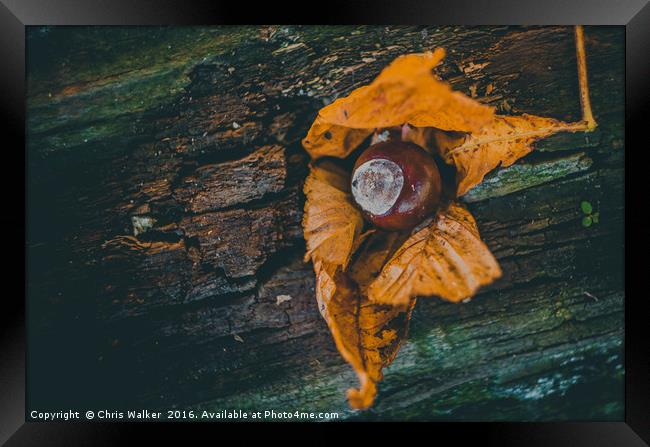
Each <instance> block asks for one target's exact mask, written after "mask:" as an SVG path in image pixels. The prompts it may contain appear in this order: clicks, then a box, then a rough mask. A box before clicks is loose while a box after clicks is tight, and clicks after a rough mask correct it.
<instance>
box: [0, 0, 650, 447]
mask: <svg viewBox="0 0 650 447" xmlns="http://www.w3.org/2000/svg"><path fill="white" fill-rule="evenodd" d="M328 5H329V6H328V8H326V11H322V12H319V13H318V14H315V13H313V12H311V13H310V10H309V8H307V7H304V8H299V7H296V6H289V5H280V4H278V3H277V2H269V3H267V4H266V5H256V6H255V7H246V6H245V5H242V4H238V3H237V2H223V1H219V2H217V1H211V2H207V1H206V2H193V3H187V2H184V1H181V0H173V1H162V0H161V1H133V0H131V1H126V0H113V1H111V2H104V1H101V0H94V1H89V0H86V1H80V0H57V1H48V0H0V33H1V35H2V37H1V39H0V40H1V42H2V45H0V60H1V61H2V62H1V65H2V68H0V109H1V110H2V112H1V113H2V119H1V120H0V122H2V124H3V127H5V129H4V132H3V134H4V136H5V141H9V140H13V141H15V145H13V146H9V145H8V146H7V148H9V147H14V148H15V149H14V150H13V151H9V152H11V153H10V154H9V156H11V157H15V159H12V160H11V162H10V163H11V165H14V166H15V165H19V164H20V163H23V164H24V163H25V158H24V157H25V154H24V152H21V151H20V150H19V149H18V148H19V147H23V148H24V147H25V132H24V129H25V127H24V123H25V97H26V88H25V29H26V26H29V25H189V24H202V25H206V24H231V23H237V24H255V23H301V24H309V23H318V24H358V23H371V24H385V23H394V24H406V23H409V24H412V23H413V24H414V23H418V24H422V23H427V24H458V25H461V24H462V25H498V24H513V25H515V24H521V25H529V24H540V25H543V24H553V25H558V24H566V25H569V24H584V25H625V28H626V86H625V91H626V95H625V97H626V106H625V110H626V112H625V125H626V130H625V135H626V146H627V157H626V171H627V172H628V174H627V181H626V204H625V205H626V206H625V209H626V221H627V223H630V219H629V218H628V214H627V213H628V211H627V210H629V209H630V208H629V205H630V204H629V198H628V197H629V194H628V192H629V189H630V188H629V185H628V183H629V179H630V177H629V172H630V171H629V170H628V169H629V166H631V165H629V163H630V158H629V154H630V153H631V152H632V153H635V152H636V153H638V152H640V151H635V149H643V146H641V137H640V131H639V129H640V128H641V126H642V121H641V120H642V119H643V115H645V114H644V113H643V112H647V111H648V104H650V101H649V99H650V95H649V93H648V88H647V81H646V79H647V75H648V74H649V73H650V60H649V58H648V57H647V55H648V54H650V5H648V1H647V0H638V1H626V2H614V1H609V0H591V1H587V0H580V1H572V2H566V1H561V0H545V1H539V0H503V1H498V2H496V1H495V2H490V3H488V2H483V1H471V0H462V1H454V2H443V1H428V2H425V1H421V2H415V1H401V2H388V1H357V2H347V3H344V2H337V1H330V2H328ZM7 137H10V138H7ZM637 158H638V157H637ZM5 170H6V174H5V175H3V176H2V182H3V184H2V186H3V189H2V191H5V193H6V195H8V196H11V197H8V198H7V202H5V206H6V207H7V208H9V209H13V210H23V211H24V213H25V212H26V209H25V201H24V196H21V195H20V194H19V193H16V192H15V185H16V183H15V182H16V180H15V179H12V176H11V175H9V172H10V171H11V172H12V173H18V175H20V174H21V171H20V170H19V169H16V168H11V167H9V166H8V165H5ZM24 213H23V214H21V213H20V212H12V213H7V214H8V216H3V217H2V220H1V222H2V226H3V230H5V231H4V232H3V233H4V234H5V235H11V236H9V237H7V236H6V238H7V242H6V244H5V248H7V247H9V248H15V249H16V251H15V253H16V254H15V255H14V254H12V255H11V256H12V257H13V256H18V259H20V255H19V253H21V252H22V253H23V256H24V252H25V246H24V244H23V242H22V241H21V240H20V238H19V237H18V236H17V234H23V235H24V228H25V226H24V221H23V220H22V219H23V218H24V217H26V214H24ZM629 238H630V233H629V231H626V245H627V240H628V239H629ZM19 245H20V247H19ZM7 253H9V252H7ZM626 256H629V250H628V252H626ZM8 258H9V255H7V257H6V259H8ZM9 264H10V265H9V266H8V267H7V268H8V271H7V272H6V273H7V278H11V279H12V281H14V282H16V283H18V287H17V289H16V293H7V295H6V296H5V298H4V300H5V301H6V303H5V304H3V306H2V307H3V309H2V310H1V311H0V315H1V317H0V319H1V320H2V321H1V330H0V334H1V336H2V345H1V352H2V356H1V357H0V359H1V360H0V414H1V415H2V416H1V417H0V442H5V441H7V440H9V441H8V444H7V445H36V444H38V445H41V444H46V445H52V444H61V445H78V444H90V443H91V441H92V445H98V444H100V445H101V443H102V442H106V443H107V444H113V443H112V442H111V441H110V439H113V440H115V439H118V438H117V437H118V436H119V437H122V436H125V434H126V433H128V434H129V435H131V434H132V433H133V429H134V425H133V424H119V425H117V424H108V423H97V422H92V423H90V422H87V423H70V424H66V423H26V422H25V400H24V395H25V370H26V365H25V354H24V351H25V339H26V334H25V331H26V328H25V307H24V305H25V302H24V301H23V300H24V299H25V293H24V286H25V282H22V283H19V280H18V279H17V278H20V277H21V275H20V273H21V271H22V273H23V276H24V274H25V269H24V267H25V264H24V263H23V264H22V265H21V264H20V263H19V262H9ZM12 269H13V270H12ZM14 270H15V271H14ZM7 289H8V288H6V286H5V290H7ZM21 289H22V290H21ZM630 290H633V289H632V286H631V285H630V282H629V276H628V275H627V273H626V297H627V299H626V300H625V324H626V328H625V368H626V370H625V371H626V379H625V421H621V422H615V423H612V422H603V423H599V422H591V423H568V422H567V423H497V424H486V423H480V424H471V427H472V428H471V430H468V429H467V426H466V425H465V424H450V423H436V426H435V430H436V433H437V434H436V439H440V438H439V436H440V435H443V436H445V435H453V436H454V437H455V438H454V439H455V441H454V442H455V443H457V442H458V441H459V440H461V439H464V438H465V439H466V438H468V437H471V438H473V439H480V440H481V442H483V443H485V442H488V443H498V444H499V445H528V446H534V445H554V446H560V445H572V446H576V445H589V446H598V445H603V446H632V445H644V444H645V443H648V442H650V362H649V360H650V359H649V357H648V353H649V352H650V349H649V340H650V338H649V334H648V329H647V328H648V325H647V322H646V321H645V319H646V317H645V313H644V312H642V311H641V310H642V306H643V304H642V302H643V300H642V298H643V296H633V294H632V295H631V294H630V293H629V292H630ZM176 425H177V428H178V429H179V430H182V431H183V432H185V436H186V435H187V434H189V433H195V430H197V429H200V430H203V429H204V428H205V424H199V425H202V426H203V427H202V428H197V425H196V424H191V425H189V424H176ZM273 425H276V424H273ZM325 425H329V424H323V425H322V426H323V427H324V426H325ZM338 425H342V424H338ZM389 425H390V424H389ZM239 427H240V428H239V430H245V429H242V427H241V426H239ZM138 429H139V430H140V429H142V430H146V431H148V432H154V431H156V430H157V428H156V427H152V425H151V424H140V425H139V427H138ZM384 429H385V428H384ZM190 430H192V431H191V432H190ZM427 430H429V429H427V428H425V431H427ZM313 436H314V437H315V435H313ZM312 439H314V438H312Z"/></svg>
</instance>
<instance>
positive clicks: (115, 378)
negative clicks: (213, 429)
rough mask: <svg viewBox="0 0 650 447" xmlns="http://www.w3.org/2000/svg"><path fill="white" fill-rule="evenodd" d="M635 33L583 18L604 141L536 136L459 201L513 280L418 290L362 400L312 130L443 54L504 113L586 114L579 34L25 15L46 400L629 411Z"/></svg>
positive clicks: (487, 414) (425, 411) (36, 325)
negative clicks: (330, 313) (58, 19)
mask: <svg viewBox="0 0 650 447" xmlns="http://www.w3.org/2000/svg"><path fill="white" fill-rule="evenodd" d="M623 44H624V34H623V29H622V28H614V27H601V28H593V27H587V28H586V47H587V56H588V68H589V80H590V86H591V91H592V102H593V107H594V113H595V116H596V119H597V121H598V123H599V128H598V130H597V132H595V133H593V134H576V135H558V136H555V137H552V138H549V139H548V140H545V141H543V142H540V143H539V144H538V145H537V151H536V152H534V153H533V154H531V155H530V156H528V157H526V159H525V160H524V161H523V162H522V163H520V164H517V165H515V166H513V167H511V168H508V169H505V170H502V171H500V172H498V173H495V174H493V175H490V177H489V178H488V179H487V181H486V182H485V183H484V185H482V186H481V187H480V188H477V189H476V190H475V191H473V192H472V193H471V194H470V195H469V196H468V197H467V201H468V202H469V206H470V209H471V211H472V212H473V213H474V216H475V217H476V218H477V221H478V223H479V228H480V231H481V234H482V236H483V238H484V239H485V241H486V242H487V244H488V245H489V246H490V248H491V249H492V250H493V251H494V253H495V255H496V256H497V258H498V259H499V262H500V263H501V265H502V268H503V271H504V277H503V278H502V279H501V280H499V281H498V282H497V283H496V284H494V285H493V286H491V287H489V288H488V289H486V290H484V291H482V293H480V294H479V295H478V296H477V297H476V298H475V299H474V300H473V301H471V303H469V304H462V305H452V304H447V303H442V302H439V301H437V300H435V299H421V300H420V301H419V302H418V305H417V307H416V310H415V313H414V317H413V321H412V325H411V330H410V334H409V337H408V340H407V342H406V343H405V344H404V345H403V347H402V350H401V352H400V353H399V355H398V356H397V359H396V360H395V362H394V364H393V365H391V366H390V367H389V368H388V369H387V370H386V374H385V380H384V382H382V383H381V384H380V386H379V395H378V399H377V402H376V404H375V406H374V407H373V408H372V409H370V410H368V411H366V412H361V413H359V412H352V411H350V410H349V409H348V406H347V404H346V402H345V398H344V392H345V390H346V389H347V388H348V387H350V386H354V385H355V384H356V379H355V377H354V374H353V372H352V370H351V368H350V367H348V366H347V365H346V364H345V362H344V361H343V360H342V359H341V358H340V356H339V355H338V353H337V352H336V349H335V347H334V343H333V341H332V340H331V337H330V336H329V332H328V330H327V327H326V325H325V323H324V321H322V319H321V317H320V316H319V314H318V310H317V307H316V304H315V298H314V289H313V288H314V281H313V275H312V270H311V265H309V264H304V263H302V261H301V258H302V255H303V253H304V241H303V240H302V230H301V226H300V220H301V217H302V205H303V201H304V197H303V195H302V192H301V187H302V182H303V180H304V177H305V175H306V166H307V162H308V158H307V156H306V154H305V153H304V151H303V150H302V148H301V146H300V138H301V137H302V136H304V134H305V133H306V131H307V129H308V126H309V124H310V123H311V121H312V120H313V118H314V117H315V115H316V113H317V111H318V109H319V108H320V107H322V105H323V104H326V103H329V102H330V101H332V100H333V99H335V98H336V97H338V96H341V95H345V94H347V93H348V92H349V91H351V90H352V89H353V88H356V87H358V86H360V85H362V84H364V83H367V82H368V81H369V80H371V79H372V78H373V77H374V76H375V75H376V74H377V73H378V71H379V70H380V69H381V68H382V67H383V66H385V65H386V64H387V63H388V62H390V61H391V60H392V59H393V58H394V57H396V56H398V55H400V54H404V53H408V52H417V51H423V50H426V49H432V48H434V47H436V46H443V47H445V48H446V49H447V50H448V56H447V59H446V61H445V62H444V64H443V65H442V66H441V67H440V68H439V70H438V72H439V74H440V76H441V77H442V78H444V79H446V80H448V81H449V82H450V83H451V84H452V85H453V87H454V88H455V89H458V90H461V91H464V92H466V93H467V94H470V95H472V96H475V97H477V98H478V99H479V100H480V101H482V102H485V103H488V104H491V105H494V106H496V107H497V110H498V111H499V112H500V113H522V112H527V113H535V114H539V115H544V116H552V117H555V118H560V119H564V120H576V119H579V101H578V92H577V77H576V66H575V55H574V43H573V37H572V29H571V28H567V27H549V28H543V27H532V28H520V27H489V28H483V27H480V28H453V27H294V26H291V27H284V26H272V27H254V28H253V27H250V28H249V27H227V28H150V29H142V28H61V29H57V28H34V29H30V31H29V35H28V70H29V76H28V89H29V91H28V138H27V140H28V154H27V159H28V160H27V161H28V175H29V180H28V194H29V195H28V201H29V215H28V225H29V227H28V266H29V279H28V290H29V298H30V306H29V309H28V310H29V316H30V325H29V328H30V331H31V334H32V337H31V338H30V345H29V355H30V357H29V365H30V368H29V369H30V376H29V380H30V390H31V392H30V395H29V399H30V402H39V403H46V404H50V405H52V406H56V407H61V406H62V405H61V404H62V403H70V404H74V403H81V404H88V403H92V404H93V405H92V406H93V407H96V408H99V407H102V406H106V407H109V408H113V407H121V408H135V407H138V406H141V407H148V408H172V407H174V408H176V407H178V408H185V407H192V408H210V409H226V408H231V409H260V408H262V409H265V408H268V409H277V410H281V411H289V410H303V411H305V410H323V411H338V412H340V414H341V417H345V418H352V419H359V418H361V419H381V418H389V419H390V418H393V419H435V418H442V419H448V418H451V419H488V420H492V419H572V420H575V419H581V418H596V419H621V418H622V417H623V407H622V399H623V381H622V377H623V300H624V294H623V176H624V171H623V151H624V149H623V106H624V103H623V85H624V84H623V69H624V65H623ZM582 200H588V201H590V202H591V203H592V204H593V205H594V207H595V209H596V210H598V211H599V213H600V220H599V223H598V224H594V225H592V226H591V227H589V228H585V227H583V226H582V225H581V219H582V212H581V210H580V202H581V201H582ZM278 297H280V298H278ZM287 297H290V299H287ZM57 403H58V405H57ZM63 406H66V405H63ZM40 407H41V408H42V407H43V405H41V406H40Z"/></svg>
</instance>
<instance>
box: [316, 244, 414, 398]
mask: <svg viewBox="0 0 650 447" xmlns="http://www.w3.org/2000/svg"><path fill="white" fill-rule="evenodd" d="M394 242H395V237H394V236H388V237H386V235H384V234H381V235H379V234H375V235H372V236H371V237H370V239H369V240H368V243H367V244H366V246H365V248H364V250H363V252H362V256H360V257H359V258H358V261H357V262H355V265H353V266H352V268H351V272H352V273H351V274H350V275H348V274H346V273H344V272H342V271H341V270H340V269H339V268H337V267H336V266H334V265H332V264H327V263H323V262H321V261H315V262H314V271H315V272H316V298H317V300H318V307H319V310H320V312H321V315H322V316H323V318H324V319H325V321H326V322H327V325H328V327H329V328H330V331H331V333H332V337H333V338H334V342H335V343H336V347H337V349H338V350H339V352H340V353H341V355H342V356H343V358H344V359H345V360H346V361H347V362H348V363H349V364H350V365H351V366H352V367H353V368H354V370H355V372H356V373H357V376H358V377H359V388H358V389H355V388H351V389H349V390H348V393H347V396H348V400H349V402H350V406H351V407H353V408H356V409H364V408H368V407H369V406H370V405H371V404H372V402H373V401H374V398H375V396H376V394H377V382H379V381H380V380H381V379H382V377H383V375H382V369H383V368H384V367H385V366H387V365H388V364H389V363H390V362H392V361H393V359H394V358H395V355H396V354H397V351H398V350H399V346H400V343H401V340H402V339H403V338H404V337H405V336H406V333H407V331H408V322H409V319H410V317H411V311H412V309H413V306H414V305H415V300H412V301H411V302H410V305H408V306H407V307H406V309H405V310H403V309H399V308H396V307H394V306H389V305H378V304H375V303H371V302H370V301H369V300H368V298H367V297H366V295H365V294H363V293H362V292H361V291H362V290H363V289H364V288H365V283H366V282H367V281H369V280H370V279H371V278H372V277H373V273H376V271H378V270H379V269H380V268H381V266H382V265H383V263H384V261H385V260H386V259H387V258H388V257H389V256H390V254H391V252H392V250H391V248H392V247H393V246H394ZM373 269H374V270H376V271H375V272H373Z"/></svg>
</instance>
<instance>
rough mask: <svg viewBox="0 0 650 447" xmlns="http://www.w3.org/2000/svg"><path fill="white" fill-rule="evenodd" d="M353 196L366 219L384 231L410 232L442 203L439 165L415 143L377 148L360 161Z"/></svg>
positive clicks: (390, 143) (383, 144)
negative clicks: (409, 230)
mask: <svg viewBox="0 0 650 447" xmlns="http://www.w3.org/2000/svg"><path fill="white" fill-rule="evenodd" d="M351 182H352V196H353V198H354V201H355V202H356V204H357V206H358V207H359V208H360V209H361V210H362V211H363V213H364V215H365V216H366V218H367V219H368V220H369V221H370V222H371V223H372V224H374V225H375V226H377V227H379V228H382V229H384V230H389V231H395V230H407V229H410V228H413V227H415V226H416V225H417V224H419V223H420V222H421V221H422V220H423V219H424V218H425V217H427V216H428V215H429V214H431V213H432V212H433V211H434V210H435V209H436V207H437V206H438V204H439V202H440V192H441V189H442V187H441V181H440V173H439V172H438V167H437V166H436V162H435V160H434V159H433V157H432V156H431V155H429V154H428V153H427V152H426V151H425V150H424V149H422V148H421V147H420V146H418V145H417V144H414V143H409V142H405V141H399V140H389V141H384V142H381V143H377V144H374V145H372V146H370V147H369V148H368V149H366V150H365V151H364V152H363V153H362V154H361V155H360V156H359V158H358V159H357V161H356V163H355V164H354V170H353V171H352V180H351Z"/></svg>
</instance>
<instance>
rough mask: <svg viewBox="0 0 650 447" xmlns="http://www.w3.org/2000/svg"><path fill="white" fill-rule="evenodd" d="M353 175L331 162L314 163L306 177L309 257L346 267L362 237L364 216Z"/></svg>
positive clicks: (306, 231)
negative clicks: (355, 200) (352, 184)
mask: <svg viewBox="0 0 650 447" xmlns="http://www.w3.org/2000/svg"><path fill="white" fill-rule="evenodd" d="M349 181H350V180H349V175H348V174H346V173H345V172H344V171H343V170H342V169H340V168H339V167H337V166H336V165H334V164H333V163H331V162H326V163H322V164H321V165H320V166H317V167H312V168H311V172H310V173H309V175H308V176H307V179H306V180H305V186H304V192H305V195H306V196H307V200H306V201H305V213H304V216H303V221H302V226H303V229H304V236H305V240H306V241H307V253H306V254H305V261H308V260H309V259H313V260H314V261H323V262H325V263H328V264H332V265H334V266H339V267H341V268H342V269H343V270H345V269H346V268H347V265H348V263H349V261H350V256H352V253H353V252H354V250H355V248H356V247H358V245H359V243H360V242H361V240H362V235H361V229H362V228H363V217H362V216H361V213H360V212H359V210H357V208H356V207H355V206H354V205H353V204H352V200H351V195H350V190H349Z"/></svg>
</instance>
